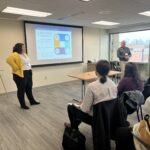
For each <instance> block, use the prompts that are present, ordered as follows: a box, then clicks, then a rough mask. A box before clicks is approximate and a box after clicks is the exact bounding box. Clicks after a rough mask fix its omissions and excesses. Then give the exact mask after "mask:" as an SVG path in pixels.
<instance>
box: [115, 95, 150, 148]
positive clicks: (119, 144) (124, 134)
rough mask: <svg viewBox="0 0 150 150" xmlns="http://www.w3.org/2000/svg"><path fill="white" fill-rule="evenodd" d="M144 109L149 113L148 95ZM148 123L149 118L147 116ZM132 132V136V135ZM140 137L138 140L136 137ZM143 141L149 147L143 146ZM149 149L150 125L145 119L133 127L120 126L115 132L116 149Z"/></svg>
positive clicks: (149, 100) (149, 101)
mask: <svg viewBox="0 0 150 150" xmlns="http://www.w3.org/2000/svg"><path fill="white" fill-rule="evenodd" d="M144 109H145V112H146V114H148V115H150V97H149V98H147V100H146V102H145V104H144ZM149 125H150V118H149ZM133 134H134V136H133ZM135 136H136V137H137V138H138V139H140V141H139V140H138V139H137V138H136V137H135ZM142 143H145V144H147V145H149V148H147V147H145V146H144V145H145V144H142ZM149 149H150V127H149V126H148V123H147V121H145V120H141V121H140V122H138V123H136V124H135V125H134V126H133V128H131V127H122V128H119V129H118V130H117V132H116V150H149Z"/></svg>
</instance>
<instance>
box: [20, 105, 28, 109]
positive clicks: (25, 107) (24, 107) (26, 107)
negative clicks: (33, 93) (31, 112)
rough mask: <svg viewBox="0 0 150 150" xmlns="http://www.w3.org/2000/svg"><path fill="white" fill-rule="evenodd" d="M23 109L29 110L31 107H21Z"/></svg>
mask: <svg viewBox="0 0 150 150" xmlns="http://www.w3.org/2000/svg"><path fill="white" fill-rule="evenodd" d="M21 108H22V109H29V107H28V106H26V105H25V106H21Z"/></svg>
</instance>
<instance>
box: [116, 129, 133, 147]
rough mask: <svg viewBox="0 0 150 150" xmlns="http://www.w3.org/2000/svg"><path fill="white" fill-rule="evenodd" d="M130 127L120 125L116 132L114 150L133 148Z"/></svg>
mask: <svg viewBox="0 0 150 150" xmlns="http://www.w3.org/2000/svg"><path fill="white" fill-rule="evenodd" d="M131 131H132V129H131V128H129V127H122V128H119V129H117V132H116V139H115V140H116V150H135V147H134V142H133V135H132V133H131Z"/></svg>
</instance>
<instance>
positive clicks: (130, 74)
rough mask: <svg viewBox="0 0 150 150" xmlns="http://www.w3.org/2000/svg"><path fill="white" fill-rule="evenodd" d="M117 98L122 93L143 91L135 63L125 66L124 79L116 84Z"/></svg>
mask: <svg viewBox="0 0 150 150" xmlns="http://www.w3.org/2000/svg"><path fill="white" fill-rule="evenodd" d="M117 88H118V96H120V95H121V94H122V93H123V92H126V91H132V90H139V91H143V83H142V81H141V79H140V75H139V72H138V68H137V66H136V64H135V63H131V62H129V63H127V64H126V66H125V72H124V77H123V78H122V79H121V81H120V82H119V84H118V87H117Z"/></svg>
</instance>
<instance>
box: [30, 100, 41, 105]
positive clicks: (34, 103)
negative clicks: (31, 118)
mask: <svg viewBox="0 0 150 150" xmlns="http://www.w3.org/2000/svg"><path fill="white" fill-rule="evenodd" d="M30 104H31V105H39V104H40V102H36V101H33V102H30Z"/></svg>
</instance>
